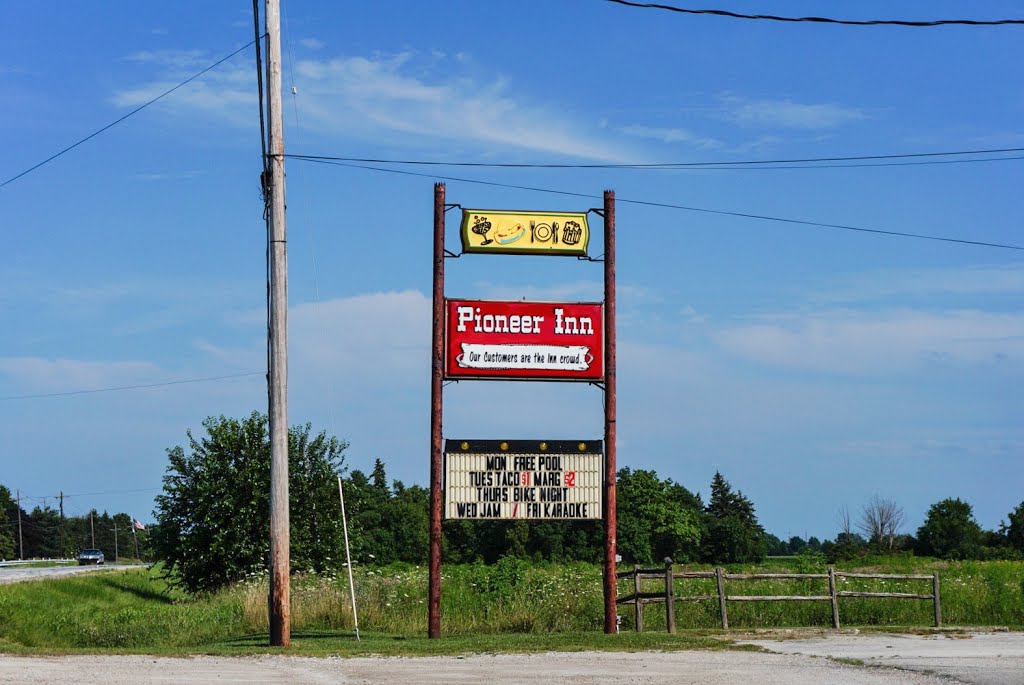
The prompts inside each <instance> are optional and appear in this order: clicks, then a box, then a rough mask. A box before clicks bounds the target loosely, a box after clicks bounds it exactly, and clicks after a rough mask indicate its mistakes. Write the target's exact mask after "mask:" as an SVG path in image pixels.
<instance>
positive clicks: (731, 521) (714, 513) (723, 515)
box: [701, 471, 767, 564]
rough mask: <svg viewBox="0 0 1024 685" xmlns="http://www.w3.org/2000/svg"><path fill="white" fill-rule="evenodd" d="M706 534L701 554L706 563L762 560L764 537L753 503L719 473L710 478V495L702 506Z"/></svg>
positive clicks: (765, 548)
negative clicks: (735, 489)
mask: <svg viewBox="0 0 1024 685" xmlns="http://www.w3.org/2000/svg"><path fill="white" fill-rule="evenodd" d="M704 513H705V521H706V526H707V533H706V535H705V536H704V538H703V539H702V540H701V557H702V558H703V560H704V561H706V562H709V563H726V564H731V563H750V562H757V561H761V560H762V559H764V557H765V554H766V552H767V537H766V533H765V530H764V528H762V527H761V524H760V523H758V521H757V515H756V513H755V511H754V504H753V502H751V501H750V500H749V499H748V498H747V497H746V496H744V494H743V493H742V492H741V491H739V490H737V491H736V492H733V490H732V487H731V486H730V485H729V483H728V481H726V480H725V478H724V477H723V476H722V474H721V473H719V472H717V471H716V472H715V476H714V478H712V480H711V497H710V499H709V500H708V505H707V507H705V509H704Z"/></svg>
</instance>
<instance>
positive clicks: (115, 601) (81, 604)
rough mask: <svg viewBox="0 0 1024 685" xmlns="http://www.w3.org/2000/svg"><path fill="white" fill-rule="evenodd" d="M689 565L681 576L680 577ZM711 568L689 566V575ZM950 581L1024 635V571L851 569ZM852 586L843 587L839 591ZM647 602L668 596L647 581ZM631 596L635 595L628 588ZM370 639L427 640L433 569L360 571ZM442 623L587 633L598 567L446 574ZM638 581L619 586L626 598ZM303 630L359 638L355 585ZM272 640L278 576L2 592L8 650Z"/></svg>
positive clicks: (928, 565) (659, 611) (320, 590)
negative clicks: (191, 587)
mask: <svg viewBox="0 0 1024 685" xmlns="http://www.w3.org/2000/svg"><path fill="white" fill-rule="evenodd" d="M679 568H680V567H677V570H678V569H679ZM706 568H707V567H687V569H688V570H698V569H706ZM934 569H937V570H938V571H939V574H940V578H941V583H942V593H941V594H942V608H943V619H944V623H945V624H946V625H969V626H990V625H1008V626H1013V627H1021V626H1024V562H1020V561H986V562H954V563H945V562H938V561H929V560H921V559H917V560H916V561H915V562H907V563H904V562H903V561H902V560H901V561H899V562H897V563H893V564H887V563H886V560H885V559H879V560H869V561H868V565H866V566H865V565H863V562H860V564H858V565H856V566H844V567H842V570H848V571H860V572H868V571H875V572H898V573H930V572H931V571H932V570H934ZM728 570H729V571H730V572H734V573H741V572H746V573H749V572H754V571H759V572H785V571H789V572H792V571H800V572H815V571H818V572H824V571H825V565H824V562H823V561H820V560H815V559H806V558H804V559H796V560H788V561H784V562H773V563H770V564H767V565H760V566H756V567H754V566H742V567H739V566H737V567H730V568H729V569H728ZM840 582H843V581H840ZM647 583H648V584H647V585H645V587H644V588H643V589H644V590H645V591H651V592H654V591H660V590H661V589H662V588H663V585H662V584H661V583H660V582H654V581H647ZM627 585H628V586H629V587H627ZM355 586H356V597H357V603H358V610H359V624H360V628H361V629H362V630H363V631H365V632H375V633H383V634H389V635H397V636H413V635H422V634H425V633H426V628H427V625H426V621H427V615H426V613H427V612H426V598H427V571H426V568H424V567H417V566H409V565H395V566H389V567H385V568H360V569H358V570H357V571H356V573H355ZM442 587H443V592H442V605H441V611H442V626H443V629H444V631H445V633H446V634H448V635H477V634H495V635H497V634H510V633H534V634H542V633H580V632H588V631H594V632H597V631H600V630H601V627H602V625H603V600H602V585H601V569H600V568H599V567H597V566H594V565H590V564H546V563H528V562H524V561H520V560H517V559H511V558H506V559H503V560H501V561H500V562H499V563H497V564H494V565H491V566H486V565H483V564H471V565H448V566H445V567H444V570H443V574H442ZM841 587H842V588H843V589H850V590H882V591H896V592H915V593H922V594H926V593H928V592H930V590H931V587H930V583H928V582H925V581H893V580H866V579H854V578H851V579H846V581H845V584H843V585H841ZM631 591H632V581H631V580H630V581H629V582H628V583H627V582H621V583H620V594H627V593H628V592H631ZM675 591H676V594H677V595H679V596H682V595H698V594H710V595H717V589H716V587H715V581H714V579H677V580H676V581H675ZM727 592H728V593H729V594H761V595H798V594H814V595H824V594H827V593H828V586H827V581H825V580H818V579H813V580H774V579H773V580H756V581H754V580H752V581H742V580H733V581H728V585H727ZM291 599H292V604H291V606H292V614H291V615H292V629H293V631H295V632H297V633H298V632H303V631H305V632H316V631H324V632H338V631H350V630H351V629H352V627H353V617H352V609H351V606H350V602H349V591H348V581H347V576H345V575H340V576H332V575H326V576H323V575H321V576H318V575H297V576H294V577H293V581H292V592H291ZM839 602H840V604H839V606H840V619H841V621H842V624H843V625H844V626H857V625H860V626H867V625H880V626H928V625H930V624H931V621H932V605H931V602H930V601H925V600H902V599H863V598H841V599H840V600H839ZM728 611H729V625H730V627H734V628H741V629H742V628H771V627H787V626H788V627H795V626H820V627H828V626H830V625H831V610H830V607H829V603H828V602H814V603H809V602H732V603H729V605H728ZM619 613H620V614H621V615H622V629H623V630H629V629H631V628H632V627H633V607H632V606H631V605H626V604H623V605H619ZM644 620H645V630H649V631H656V630H664V626H665V623H664V605H649V606H648V607H647V608H646V609H645V613H644ZM676 621H677V626H678V627H679V628H680V629H715V628H718V627H719V609H718V602H717V600H712V601H703V602H685V603H684V602H679V603H677V604H676ZM266 634H267V579H266V577H265V576H259V577H252V578H250V579H249V580H247V581H246V582H243V583H239V584H238V585H235V586H233V587H231V588H228V589H226V590H223V591H221V592H218V593H216V594H213V595H204V596H198V597H191V596H186V595H184V594H181V593H180V592H177V591H175V590H174V589H172V588H170V587H168V586H167V584H166V583H165V582H164V581H163V580H162V579H161V578H160V574H159V573H158V572H156V571H145V570H142V569H136V570H127V571H107V572H100V573H96V574H89V575H83V576H76V577H72V578H66V579H59V580H49V581H34V582H27V583H17V584H12V585H4V586H0V648H2V647H5V646H6V647H9V648H10V647H21V648H30V649H76V648H116V649H128V650H131V649H138V650H146V649H161V648H164V649H173V648H203V647H207V646H210V645H216V644H224V643H227V642H235V643H237V641H238V640H239V639H241V638H245V637H246V636H250V637H252V636H265V635H266Z"/></svg>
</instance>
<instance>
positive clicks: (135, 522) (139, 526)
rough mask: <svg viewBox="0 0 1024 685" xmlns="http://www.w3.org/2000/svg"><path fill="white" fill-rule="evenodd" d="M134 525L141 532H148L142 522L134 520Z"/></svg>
mask: <svg viewBox="0 0 1024 685" xmlns="http://www.w3.org/2000/svg"><path fill="white" fill-rule="evenodd" d="M132 525H133V526H135V527H136V528H138V529H139V530H146V526H144V525H142V521H140V520H138V519H132Z"/></svg>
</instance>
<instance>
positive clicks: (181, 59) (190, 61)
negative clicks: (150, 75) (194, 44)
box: [125, 50, 213, 69]
mask: <svg viewBox="0 0 1024 685" xmlns="http://www.w3.org/2000/svg"><path fill="white" fill-rule="evenodd" d="M125 59H127V60H128V61H130V62H140V63H143V64H156V65H158V66H162V67H171V68H174V69H195V68H201V67H205V66H206V65H207V64H209V63H210V62H211V61H213V60H211V58H210V55H209V54H207V53H206V52H204V51H202V50H140V51H139V52H133V53H132V54H130V55H128V57H126V58H125Z"/></svg>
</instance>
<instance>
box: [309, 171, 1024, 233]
mask: <svg viewBox="0 0 1024 685" xmlns="http://www.w3.org/2000/svg"><path fill="white" fill-rule="evenodd" d="M298 159H299V160H300V161H308V162H315V163H319V164H329V165H332V166H341V167H349V168H352V169H367V170H370V171H382V172H385V173H389V174H402V175H405V176H419V177H424V178H433V179H441V180H445V181H455V182H459V183H473V184H476V185H485V186H494V187H498V188H511V189H514V190H526V191H530V192H535V193H550V194H553V195H567V196H571V197H584V198H588V199H601V196H599V195H591V194H588V193H575V192H572V191H568V190H556V189H553V188H538V187H534V186H521V185H514V184H511V183H499V182H497V181H483V180H480V179H472V178H458V177H455V176H437V175H435V174H423V173H418V172H415V171H405V170H403V169H386V168H383V167H373V166H364V165H360V164H348V163H345V162H335V161H331V160H324V159H305V158H301V157H300V158H298ZM616 201H617V202H622V203H627V204H634V205H643V206H647V207H660V208H663V209H678V210H682V211H687V212H700V213H702V214H717V215H720V216H732V217H737V218H741V219H757V220H759V221H774V222H778V223H785V224H795V225H799V226H812V227H815V228H834V229H837V230H843V231H856V232H859V233H874V234H878V235H888V236H897V237H901V238H916V239H918V240H934V241H938V242H944V243H959V244H961V245H975V246H978V247H995V248H1000V249H1003V250H1024V245H1013V244H1007V243H990V242H986V241H982V240H967V239H964V238H948V237H944V236H937V235H929V234H926V233H908V232H905V231H887V230H883V229H878V228H866V227H863V226H851V225H847V224H831V223H825V222H819V221H805V220H803V219H789V218H785V217H778V216H769V215H767V214H752V213H747V212H732V211H727V210H722V209H708V208H706V207H692V206H689V205H679V204H672V203H668V202H654V201H651V200H630V199H626V198H622V197H617V198H616Z"/></svg>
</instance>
